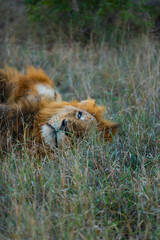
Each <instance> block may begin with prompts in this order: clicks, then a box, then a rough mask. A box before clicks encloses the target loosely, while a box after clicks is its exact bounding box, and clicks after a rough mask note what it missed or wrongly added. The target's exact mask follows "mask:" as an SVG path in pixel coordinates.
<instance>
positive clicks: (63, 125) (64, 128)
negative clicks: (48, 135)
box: [59, 119, 67, 131]
mask: <svg viewBox="0 0 160 240" xmlns="http://www.w3.org/2000/svg"><path fill="white" fill-rule="evenodd" d="M66 128H67V121H66V119H63V120H62V123H61V126H60V129H59V130H64V131H66Z"/></svg>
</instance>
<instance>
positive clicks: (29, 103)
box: [0, 66, 119, 150]
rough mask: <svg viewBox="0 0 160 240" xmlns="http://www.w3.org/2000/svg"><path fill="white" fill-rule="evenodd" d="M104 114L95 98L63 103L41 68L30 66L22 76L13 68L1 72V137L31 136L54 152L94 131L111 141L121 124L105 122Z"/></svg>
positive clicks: (30, 137) (20, 137)
mask: <svg viewBox="0 0 160 240" xmlns="http://www.w3.org/2000/svg"><path fill="white" fill-rule="evenodd" d="M103 112H104V107H103V106H98V105H97V104H96V103H95V100H94V99H90V98H89V99H87V100H83V101H80V102H78V101H77V100H73V101H70V102H66V101H63V100H62V97H61V95H60V94H59V93H58V92H57V90H56V89H55V87H54V83H53V82H52V81H51V79H50V78H49V77H48V76H47V75H46V74H45V73H44V71H43V70H42V69H40V68H39V69H36V68H34V67H33V66H29V67H27V68H26V72H22V73H19V72H18V71H17V69H15V68H10V67H5V69H3V70H2V69H1V70H0V127H1V128H0V129H1V130H0V134H1V136H7V134H8V132H9V133H10V135H11V136H12V139H13V140H14V139H19V140H20V141H22V140H23V139H24V137H26V136H28V137H29V139H31V140H34V141H35V142H36V143H37V144H44V145H46V146H47V147H49V149H51V150H54V149H57V148H62V149H63V148H64V149H66V148H67V147H70V146H72V145H73V139H76V140H78V139H83V138H84V137H85V136H86V135H87V134H88V133H89V132H90V131H89V130H90V129H91V128H94V129H96V130H97V132H98V134H99V136H100V137H102V138H104V139H105V140H106V141H111V140H112V139H113V136H114V135H115V134H116V132H117V129H118V127H119V124H118V123H114V122H111V121H108V120H105V119H103ZM26 132H27V135H26ZM24 133H25V134H24Z"/></svg>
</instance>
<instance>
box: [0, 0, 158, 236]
mask: <svg viewBox="0 0 160 240" xmlns="http://www.w3.org/2000/svg"><path fill="white" fill-rule="evenodd" d="M159 5H160V4H159V1H156V0H155V1H154V0H153V1H149V0H148V1H138V0H135V1H134V0H133V1H123V0H119V1H114V0H106V1H105V0H101V1H94V0H91V1H88V0H86V1H83V0H81V1H77V0H72V1H64V0H63V1H62V0H59V1H58V0H45V1H44V0H37V1H36V0H14V1H12V0H7V1H2V0H0V6H1V8H0V56H1V57H0V67H1V68H3V66H4V65H5V64H8V65H10V66H14V67H16V68H18V69H19V70H22V69H23V68H25V66H26V65H29V64H31V65H34V66H35V67H41V68H43V69H44V70H45V71H46V73H47V74H48V75H49V76H50V77H51V79H53V80H54V82H55V85H56V87H57V88H58V90H59V91H60V93H61V94H62V96H63V98H64V99H65V100H71V99H73V98H77V99H85V98H87V97H88V96H91V97H93V98H95V99H96V102H97V103H99V104H104V105H107V108H106V112H105V117H106V118H107V119H110V120H113V121H115V122H119V123H121V128H120V130H119V133H118V134H117V136H116V137H115V138H114V141H113V142H112V143H107V144H106V143H105V142H103V141H102V142H97V140H96V137H95V134H96V133H93V134H92V137H91V138H90V139H89V140H84V141H83V142H82V143H80V144H79V145H78V146H75V147H74V149H73V150H70V151H67V152H65V153H61V152H57V153H55V155H54V156H45V157H42V156H36V157H35V155H34V151H33V150H32V149H30V150H29V149H27V146H26V145H25V144H20V143H18V142H17V144H16V145H14V146H11V148H10V151H8V152H6V153H5V152H2V151H1V152H0V157H1V161H0V165H1V166H0V214H1V218H0V239H4V240H5V239H6V240H8V239H16V240H21V239H35V240H36V239H44V240H46V239H139V240H141V239H154V240H155V239H159V238H160V183H159V182H160V164H159V161H160V141H159V139H160V136H159V134H160V48H159V47H160V43H159V29H160V23H159V22H160V21H159V15H160V8H159Z"/></svg>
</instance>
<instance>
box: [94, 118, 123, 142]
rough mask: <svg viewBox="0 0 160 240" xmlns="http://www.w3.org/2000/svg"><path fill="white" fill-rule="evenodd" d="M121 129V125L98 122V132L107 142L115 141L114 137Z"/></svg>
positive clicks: (104, 121) (103, 121)
mask: <svg viewBox="0 0 160 240" xmlns="http://www.w3.org/2000/svg"><path fill="white" fill-rule="evenodd" d="M119 127H120V124H119V123H113V122H110V121H106V120H103V119H102V120H100V121H99V122H98V132H99V133H100V136H101V137H102V138H104V139H105V140H106V141H112V140H113V136H114V135H115V134H116V133H117V130H118V128H119Z"/></svg>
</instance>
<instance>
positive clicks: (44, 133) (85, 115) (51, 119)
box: [34, 99, 118, 149]
mask: <svg viewBox="0 0 160 240" xmlns="http://www.w3.org/2000/svg"><path fill="white" fill-rule="evenodd" d="M40 108H41V109H40V111H39V112H38V114H37V115H36V118H35V123H34V124H35V128H34V129H35V132H34V134H35V135H36V136H37V137H38V138H39V136H41V138H42V140H43V141H44V143H45V144H46V145H48V146H49V147H50V148H52V149H53V148H55V147H62V148H66V147H69V146H70V145H71V144H72V141H73V138H74V139H82V138H83V137H84V136H86V135H87V133H88V132H89V130H90V129H91V128H92V127H94V128H96V129H97V131H98V132H99V135H101V136H102V137H103V138H105V139H106V140H111V139H112V136H113V135H114V134H115V133H116V131H117V128H118V124H116V123H112V122H109V121H106V120H104V119H102V115H103V109H104V108H103V107H102V106H97V105H96V104H95V101H94V100H93V99H88V100H86V101H82V102H77V101H73V102H59V103H56V102H48V103H47V102H46V101H45V102H43V103H42V105H41V107H40Z"/></svg>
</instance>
